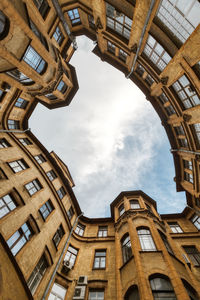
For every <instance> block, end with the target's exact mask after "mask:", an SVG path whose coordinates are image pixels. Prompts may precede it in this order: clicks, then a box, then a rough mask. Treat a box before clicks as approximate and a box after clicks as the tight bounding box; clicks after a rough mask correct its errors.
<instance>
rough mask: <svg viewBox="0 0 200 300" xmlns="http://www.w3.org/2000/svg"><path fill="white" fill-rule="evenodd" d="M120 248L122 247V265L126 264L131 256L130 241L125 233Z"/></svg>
mask: <svg viewBox="0 0 200 300" xmlns="http://www.w3.org/2000/svg"><path fill="white" fill-rule="evenodd" d="M121 247H122V256H123V263H124V264H125V262H127V261H128V260H129V258H130V257H131V256H132V249H131V241H130V237H129V234H128V233H126V234H125V235H124V236H123V238H122V239H121Z"/></svg>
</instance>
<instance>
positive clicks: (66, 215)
mask: <svg viewBox="0 0 200 300" xmlns="http://www.w3.org/2000/svg"><path fill="white" fill-rule="evenodd" d="M199 15H200V3H199V1H198V0H191V1H188V2H187V1H186V2H185V1H183V0H177V1H172V0H161V1H159V0H155V1H153V0H152V1H150V0H140V1H139V0H135V1H134V0H133V1H131V0H115V1H114V0H107V1H104V0H92V1H90V0H79V1H75V0H74V1H70V0H59V1H58V0H23V1H22V0H15V1H8V0H1V2H0V118H1V122H0V155H1V156H0V157H1V160H0V239H1V251H0V255H1V256H0V257H1V268H0V296H1V298H2V299H49V300H51V299H65V300H66V299H70V300H71V299H74V300H75V299H79V300H81V299H88V300H94V299H95V300H104V299H105V300H114V299H117V300H122V299H125V300H132V299H136V300H139V299H142V300H153V299H171V300H172V299H178V300H189V299H194V300H196V299H200V284H199V283H200V243H199V238H200V234H199V230H200V210H199V208H200V179H199V168H200V161H199V158H200V83H199V78H200V77H199V76H200V47H199V40H200V25H199ZM82 34H83V35H86V36H88V37H89V38H91V39H92V40H93V41H95V44H96V46H95V48H94V50H93V52H94V53H95V54H96V55H98V56H99V57H100V58H101V59H102V60H104V61H107V62H108V63H110V64H112V65H113V66H114V67H116V68H117V69H119V70H120V71H121V72H123V73H124V74H125V76H126V77H127V78H129V79H130V80H132V81H133V83H134V84H136V85H137V86H138V87H139V88H140V89H141V90H142V91H143V93H144V94H145V95H146V98H147V100H148V101H150V102H151V103H152V105H153V107H154V108H155V110H156V112H157V113H158V115H159V117H160V119H161V123H162V125H163V126H164V127H165V130H166V133H167V135H168V138H169V142H170V144H171V152H172V154H173V158H174V165H175V172H176V176H175V178H174V180H175V182H176V186H177V191H185V192H186V205H187V206H186V208H185V209H184V211H183V212H182V213H180V212H178V213H174V214H168V215H159V213H158V212H157V208H156V203H155V201H154V200H153V199H151V198H150V197H149V196H147V195H146V194H145V193H144V192H142V191H132V192H130V191H129V192H122V193H120V195H119V196H118V197H117V198H116V199H115V200H114V201H113V202H112V203H111V217H110V218H100V219H89V218H87V217H85V216H83V215H82V214H81V209H80V207H79V204H78V201H77V199H76V197H75V195H74V193H73V189H72V188H73V186H74V182H73V179H72V178H71V175H70V172H69V170H68V168H67V166H66V165H65V163H64V162H63V161H61V160H60V158H59V157H58V156H57V155H56V154H55V153H54V152H51V153H49V152H48V151H47V150H46V149H45V147H44V146H43V145H42V144H41V143H40V142H39V141H38V140H37V138H36V137H35V136H34V135H33V134H32V133H31V132H30V131H29V129H28V119H29V117H30V115H31V113H32V111H33V110H34V108H35V106H36V105H37V103H38V102H40V103H42V104H44V105H46V106H47V107H48V108H49V109H54V108H57V107H60V106H66V105H69V104H70V102H71V101H72V99H73V97H74V95H75V94H76V91H77V90H78V82H77V78H76V72H75V69H74V67H73V66H72V65H71V64H70V59H71V57H72V55H73V53H74V51H75V50H76V49H77V45H76V36H77V35H82ZM77 51H78V50H77Z"/></svg>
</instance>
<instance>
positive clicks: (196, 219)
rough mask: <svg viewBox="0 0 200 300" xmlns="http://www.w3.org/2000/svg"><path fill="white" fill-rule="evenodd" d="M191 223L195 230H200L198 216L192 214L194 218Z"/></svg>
mask: <svg viewBox="0 0 200 300" xmlns="http://www.w3.org/2000/svg"><path fill="white" fill-rule="evenodd" d="M191 222H192V223H193V224H194V226H195V227H196V228H197V229H199V230H200V216H198V215H196V214H194V216H193V217H192V218H191Z"/></svg>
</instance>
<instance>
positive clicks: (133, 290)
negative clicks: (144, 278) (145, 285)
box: [124, 285, 140, 300]
mask: <svg viewBox="0 0 200 300" xmlns="http://www.w3.org/2000/svg"><path fill="white" fill-rule="evenodd" d="M133 299H134V300H140V296H139V291H138V287H137V285H132V286H131V287H129V289H128V291H127V292H126V294H125V297H124V300H133Z"/></svg>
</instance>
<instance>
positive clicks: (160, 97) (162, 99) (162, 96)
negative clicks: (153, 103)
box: [158, 93, 169, 104]
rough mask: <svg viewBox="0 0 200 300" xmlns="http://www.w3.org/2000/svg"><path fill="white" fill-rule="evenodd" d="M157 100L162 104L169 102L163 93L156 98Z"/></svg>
mask: <svg viewBox="0 0 200 300" xmlns="http://www.w3.org/2000/svg"><path fill="white" fill-rule="evenodd" d="M158 99H159V100H160V102H161V103H162V104H165V103H167V102H168V101H169V99H168V98H167V96H166V95H165V94H164V93H162V94H161V95H160V96H159V97H158Z"/></svg>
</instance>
